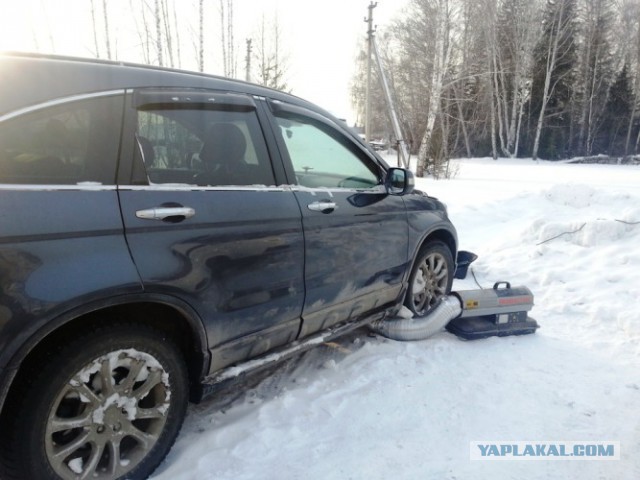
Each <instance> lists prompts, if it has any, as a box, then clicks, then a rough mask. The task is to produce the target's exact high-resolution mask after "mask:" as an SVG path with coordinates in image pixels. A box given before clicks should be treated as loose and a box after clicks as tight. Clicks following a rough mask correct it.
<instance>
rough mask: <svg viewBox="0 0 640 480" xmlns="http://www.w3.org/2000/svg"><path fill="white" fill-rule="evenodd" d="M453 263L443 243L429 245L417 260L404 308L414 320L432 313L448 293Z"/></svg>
mask: <svg viewBox="0 0 640 480" xmlns="http://www.w3.org/2000/svg"><path fill="white" fill-rule="evenodd" d="M453 273H454V262H453V255H452V254H451V250H449V248H448V247H447V246H446V245H445V244H444V243H442V242H430V243H427V244H426V245H425V246H423V247H422V249H421V250H420V253H418V256H417V258H416V261H415V264H414V265H413V269H412V270H411V275H410V276H409V289H408V291H407V295H406V297H405V301H404V304H405V306H406V307H407V308H409V310H411V311H412V312H413V314H414V315H416V316H422V315H425V314H427V313H429V311H431V310H432V309H433V308H434V307H435V306H436V304H437V303H438V301H439V300H440V299H441V298H442V297H443V296H445V295H447V294H448V293H449V292H450V291H451V285H452V283H453Z"/></svg>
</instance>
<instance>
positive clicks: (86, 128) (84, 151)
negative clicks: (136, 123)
mask: <svg viewBox="0 0 640 480" xmlns="http://www.w3.org/2000/svg"><path fill="white" fill-rule="evenodd" d="M122 108H123V97H122V96H120V95H117V96H108V97H98V98H90V99H86V100H78V101H70V102H69V103H64V104H61V105H56V106H53V107H48V108H43V109H42V110H36V111H33V112H29V113H26V114H24V115H20V116H18V117H14V118H10V119H8V120H5V121H4V122H1V123H0V183H9V184H54V185H74V184H77V183H81V182H97V183H102V184H114V183H115V171H116V164H117V155H118V148H119V142H120V128H121V121H122Z"/></svg>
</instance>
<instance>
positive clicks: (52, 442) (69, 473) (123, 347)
mask: <svg viewBox="0 0 640 480" xmlns="http://www.w3.org/2000/svg"><path fill="white" fill-rule="evenodd" d="M46 361H47V364H46V365H43V369H42V371H41V373H40V375H39V376H37V377H36V380H35V381H34V382H33V383H32V384H31V385H30V388H29V389H28V391H27V393H26V396H25V399H24V403H23V407H22V410H21V413H20V415H19V419H18V420H17V421H16V422H15V424H14V425H15V427H14V432H12V434H13V437H14V442H18V445H17V448H16V450H17V451H18V452H19V454H20V455H19V458H20V459H23V461H22V465H21V470H22V472H24V478H29V479H42V480H44V479H47V480H49V479H51V480H53V479H56V480H59V479H63V480H71V479H104V480H106V479H108V480H112V479H144V478H146V477H148V476H149V475H150V474H151V473H152V472H153V471H154V470H155V468H156V467H157V466H158V464H159V463H160V462H161V461H162V460H163V459H164V457H165V456H166V454H167V453H168V451H169V449H170V448H171V446H172V445H173V443H174V441H175V439H176V436H177V435H178V432H179V430H180V427H181V425H182V421H183V419H184V415H185V411H186V405H187V392H188V384H187V372H186V367H185V364H184V361H183V359H182V356H181V355H180V352H179V350H178V349H177V347H175V346H174V344H173V342H171V341H170V340H169V339H167V338H165V337H164V336H163V335H162V334H161V333H160V332H157V331H156V330H154V329H150V328H146V327H143V326H136V325H120V326H114V327H107V328H102V329H99V330H97V331H94V332H93V333H91V334H89V335H86V336H85V337H84V338H79V339H76V340H75V341H73V342H71V343H69V344H68V345H66V346H65V347H63V348H62V349H60V350H59V351H58V352H57V353H56V354H54V356H53V358H50V359H47V360H46Z"/></svg>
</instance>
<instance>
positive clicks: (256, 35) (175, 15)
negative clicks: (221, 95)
mask: <svg viewBox="0 0 640 480" xmlns="http://www.w3.org/2000/svg"><path fill="white" fill-rule="evenodd" d="M128 7H129V8H128V11H127V12H126V13H127V17H128V18H129V19H130V20H131V21H132V22H133V33H134V35H135V36H136V37H137V40H138V43H137V45H136V50H137V54H138V55H139V56H140V57H141V59H142V61H143V62H144V63H146V64H149V65H158V66H165V67H171V68H183V65H185V64H186V65H189V66H192V65H194V64H195V65H196V68H197V69H198V70H199V71H201V72H204V71H210V70H211V66H212V63H214V62H215V63H216V66H217V67H218V68H217V69H218V70H219V71H221V73H222V74H223V75H224V76H226V77H230V78H243V79H246V80H247V81H252V82H255V83H259V84H261V85H265V86H267V87H270V88H276V89H278V90H288V88H289V87H288V85H287V81H286V74H287V69H288V55H287V53H286V51H285V49H284V48H283V39H282V37H283V32H282V27H281V26H280V22H279V21H278V13H277V11H276V12H273V13H272V15H265V14H264V13H263V14H262V15H261V17H260V19H259V22H257V24H256V26H255V28H254V31H253V33H252V35H251V38H247V39H245V41H244V42H242V43H244V44H245V45H246V49H243V48H242V47H239V46H238V45H241V43H239V42H238V39H237V38H236V37H237V35H236V33H235V23H234V2H233V0H212V1H211V0H210V1H206V2H205V1H204V0H191V1H190V2H186V1H185V0H128ZM88 8H89V9H90V16H91V22H92V32H93V39H92V40H93V49H92V50H93V51H92V54H93V55H94V56H95V57H97V58H106V59H109V60H117V59H118V57H119V55H118V53H119V48H118V44H117V41H118V37H119V35H118V34H119V33H121V32H118V31H117V29H116V28H115V26H114V25H119V24H122V23H123V21H122V18H121V17H120V16H121V15H122V13H123V12H122V11H121V10H118V9H116V8H115V7H113V6H110V4H109V2H107V0H90V3H89V4H88ZM114 19H115V21H114ZM185 45H186V48H185ZM243 46H244V45H243ZM127 54H128V56H131V55H130V54H131V52H127ZM242 57H244V64H240V65H239V64H238V58H242Z"/></svg>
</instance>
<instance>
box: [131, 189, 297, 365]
mask: <svg viewBox="0 0 640 480" xmlns="http://www.w3.org/2000/svg"><path fill="white" fill-rule="evenodd" d="M120 198H121V202H122V211H123V218H124V223H125V228H126V235H127V241H128V243H129V246H130V248H131V252H132V255H133V257H134V259H135V262H136V266H137V267H138V270H139V272H140V275H141V277H142V280H143V283H144V287H145V291H146V292H149V293H161V294H165V295H173V296H175V297H177V298H180V299H182V300H183V301H185V302H187V303H188V304H190V305H192V306H193V308H194V309H195V310H196V311H198V312H199V314H200V317H201V318H202V319H203V322H204V323H205V330H206V332H207V337H208V342H209V346H210V348H211V349H215V354H214V355H212V367H211V368H212V370H215V369H217V368H222V367H223V366H226V365H229V364H231V363H234V362H237V361H240V360H243V359H244V358H246V357H247V356H252V355H256V354H259V353H263V352H264V351H267V350H268V349H270V348H272V347H275V346H277V345H280V344H283V343H286V342H287V341H291V340H293V339H294V338H295V336H296V335H297V334H298V330H299V328H300V314H301V309H302V301H303V298H304V286H303V276H302V275H303V274H302V268H303V262H304V259H303V249H304V243H303V236H302V227H301V221H300V210H299V209H298V205H297V203H296V201H295V198H294V196H293V194H292V193H291V192H290V191H286V190H284V189H272V190H268V189H265V190H252V189H250V188H247V189H238V190H233V189H215V188H197V187H196V188H189V187H184V188H182V189H176V188H171V189H164V190H163V189H154V188H153V187H150V188H147V189H145V188H143V187H141V188H138V189H135V188H131V189H127V188H126V187H123V188H122V190H121V191H120ZM168 201H169V202H171V203H173V204H179V205H183V206H185V207H189V208H193V209H194V210H195V215H194V216H193V217H192V218H189V219H186V220H184V221H182V222H180V223H165V222H163V221H159V220H147V219H141V218H138V217H137V216H136V212H137V211H138V210H143V209H148V208H153V207H157V206H160V205H162V204H166V203H167V202H168ZM251 335H254V336H255V338H254V340H259V342H258V343H259V345H255V346H253V347H251V348H250V347H246V348H245V347H242V348H240V347H237V348H234V347H233V344H229V342H232V341H236V342H237V341H239V339H241V338H243V337H246V336H251ZM250 343H251V342H248V343H247V342H244V341H240V343H236V345H247V344H250ZM225 345H226V346H225Z"/></svg>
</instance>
